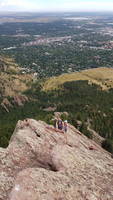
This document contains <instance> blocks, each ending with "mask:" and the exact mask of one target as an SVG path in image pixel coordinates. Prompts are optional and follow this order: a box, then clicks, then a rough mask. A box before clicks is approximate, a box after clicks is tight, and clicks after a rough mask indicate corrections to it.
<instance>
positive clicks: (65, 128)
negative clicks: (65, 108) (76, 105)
mask: <svg viewBox="0 0 113 200" xmlns="http://www.w3.org/2000/svg"><path fill="white" fill-rule="evenodd" d="M64 132H65V133H66V132H67V120H65V121H64Z"/></svg>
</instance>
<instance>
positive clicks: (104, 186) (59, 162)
mask: <svg viewBox="0 0 113 200" xmlns="http://www.w3.org/2000/svg"><path fill="white" fill-rule="evenodd" d="M90 147H92V148H90ZM112 185H113V159H112V158H111V154H109V153H108V152H107V151H105V150H104V149H102V148H101V147H100V146H99V145H97V144H96V143H95V142H94V141H92V140H90V139H88V138H87V137H85V136H84V135H83V134H81V133H80V132H79V131H78V130H77V129H76V128H74V127H73V126H71V125H70V124H68V131H67V133H63V132H61V131H59V130H57V129H54V128H53V126H50V125H47V124H46V123H45V122H42V121H36V120H33V119H26V120H24V121H19V122H18V123H17V126H16V128H15V130H14V133H13V135H12V137H11V139H10V142H9V146H8V147H7V148H6V149H3V148H0V200H75V199H77V200H113V188H112Z"/></svg>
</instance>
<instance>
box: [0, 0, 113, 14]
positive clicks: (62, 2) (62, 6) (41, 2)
mask: <svg viewBox="0 0 113 200" xmlns="http://www.w3.org/2000/svg"><path fill="white" fill-rule="evenodd" d="M0 11H1V12H112V11H113V1H112V0H108V1H107V2H106V1H105V0H103V1H102V0H76V1H75V0H54V1H52V0H32V2H31V0H1V1H0Z"/></svg>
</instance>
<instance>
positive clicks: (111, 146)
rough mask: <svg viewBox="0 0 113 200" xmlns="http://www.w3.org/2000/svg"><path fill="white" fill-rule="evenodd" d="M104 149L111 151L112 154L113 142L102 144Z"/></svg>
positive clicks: (107, 141) (106, 141)
mask: <svg viewBox="0 0 113 200" xmlns="http://www.w3.org/2000/svg"><path fill="white" fill-rule="evenodd" d="M102 147H103V148H104V149H106V150H107V151H109V152H110V153H113V141H112V140H109V139H106V140H104V141H103V143H102Z"/></svg>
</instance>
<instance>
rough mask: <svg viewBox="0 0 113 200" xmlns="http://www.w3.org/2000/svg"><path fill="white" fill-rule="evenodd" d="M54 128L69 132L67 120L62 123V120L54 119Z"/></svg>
mask: <svg viewBox="0 0 113 200" xmlns="http://www.w3.org/2000/svg"><path fill="white" fill-rule="evenodd" d="M54 128H55V129H56V128H58V129H59V130H61V131H64V132H65V133H66V132H67V120H65V121H62V119H60V118H58V119H56V118H55V119H54Z"/></svg>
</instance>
